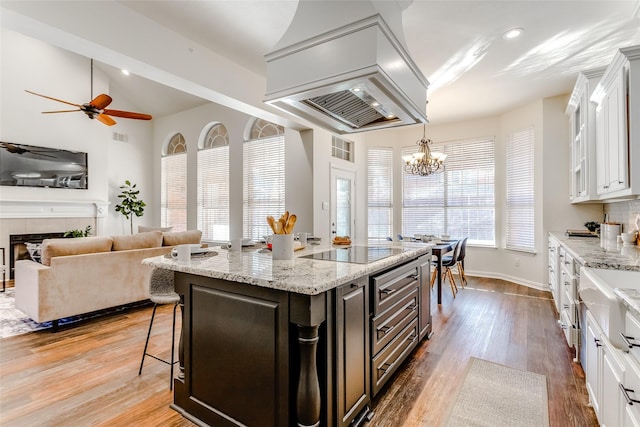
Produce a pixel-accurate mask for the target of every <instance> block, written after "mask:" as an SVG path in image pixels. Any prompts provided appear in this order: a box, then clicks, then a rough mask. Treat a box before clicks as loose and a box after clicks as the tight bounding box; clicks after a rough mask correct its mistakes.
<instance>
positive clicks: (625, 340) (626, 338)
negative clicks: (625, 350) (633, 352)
mask: <svg viewBox="0 0 640 427" xmlns="http://www.w3.org/2000/svg"><path fill="white" fill-rule="evenodd" d="M620 338H622V341H624V343H625V344H626V346H627V347H629V348H633V347H640V345H638V344H634V343H632V342H631V341H629V340H635V338H634V337H628V336H626V335H625V334H623V333H622V332H620Z"/></svg>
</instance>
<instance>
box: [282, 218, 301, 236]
mask: <svg viewBox="0 0 640 427" xmlns="http://www.w3.org/2000/svg"><path fill="white" fill-rule="evenodd" d="M297 220H298V217H297V216H296V214H292V215H291V216H289V221H287V229H286V231H285V233H286V234H291V233H292V232H293V227H294V226H295V225H296V221H297Z"/></svg>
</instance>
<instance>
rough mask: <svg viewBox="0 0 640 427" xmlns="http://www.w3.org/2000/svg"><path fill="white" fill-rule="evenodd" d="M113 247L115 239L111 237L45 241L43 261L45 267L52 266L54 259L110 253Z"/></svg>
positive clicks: (43, 244) (43, 243)
mask: <svg viewBox="0 0 640 427" xmlns="http://www.w3.org/2000/svg"><path fill="white" fill-rule="evenodd" d="M112 246H113V239H112V238H111V237H109V236H94V237H76V238H70V239H45V240H44V241H43V242H42V252H41V253H42V258H41V261H42V264H44V265H51V258H53V257H57V256H66V255H81V254H89V253H94V252H110V251H111V247H112Z"/></svg>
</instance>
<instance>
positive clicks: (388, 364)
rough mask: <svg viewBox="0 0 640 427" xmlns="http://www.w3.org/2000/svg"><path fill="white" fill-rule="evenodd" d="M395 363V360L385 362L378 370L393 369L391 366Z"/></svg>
mask: <svg viewBox="0 0 640 427" xmlns="http://www.w3.org/2000/svg"><path fill="white" fill-rule="evenodd" d="M394 363H395V362H393V363H386V362H385V363H383V364H382V366H380V367H379V368H378V370H379V371H382V372H387V371H388V370H389V369H391V367H392V366H393V365H394Z"/></svg>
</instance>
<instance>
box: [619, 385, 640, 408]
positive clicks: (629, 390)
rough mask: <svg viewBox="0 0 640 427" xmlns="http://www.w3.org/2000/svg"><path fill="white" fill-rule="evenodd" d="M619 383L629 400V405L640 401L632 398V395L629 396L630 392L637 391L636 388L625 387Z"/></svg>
mask: <svg viewBox="0 0 640 427" xmlns="http://www.w3.org/2000/svg"><path fill="white" fill-rule="evenodd" d="M618 385H619V386H620V390H621V391H622V395H623V396H624V399H625V400H626V401H627V403H628V404H629V405H633V404H634V403H640V400H636V399H632V398H631V397H629V392H631V393H635V391H634V390H632V389H630V388H625V387H624V386H623V385H622V384H618Z"/></svg>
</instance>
